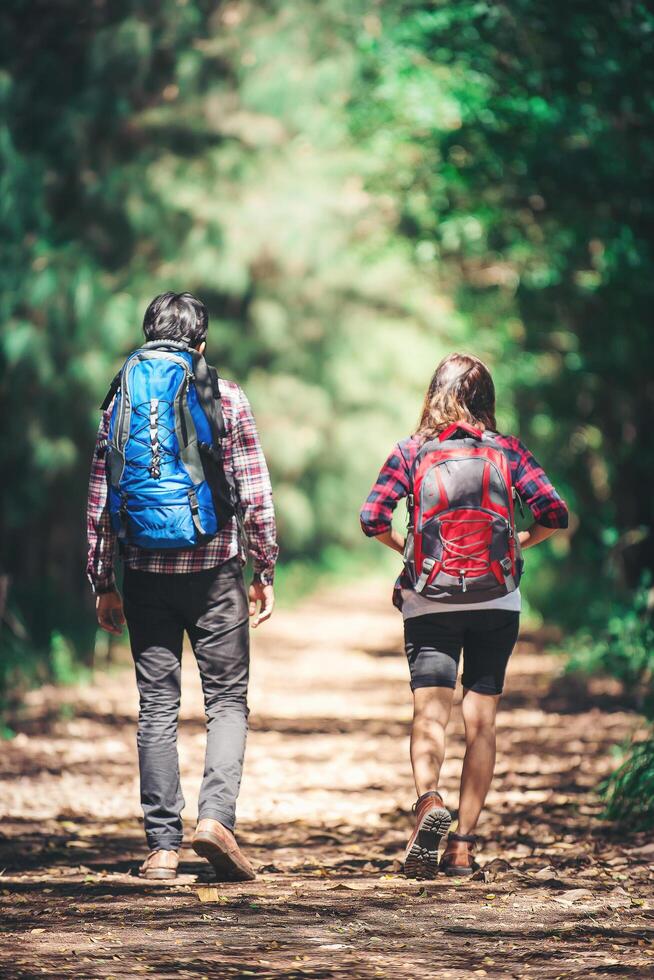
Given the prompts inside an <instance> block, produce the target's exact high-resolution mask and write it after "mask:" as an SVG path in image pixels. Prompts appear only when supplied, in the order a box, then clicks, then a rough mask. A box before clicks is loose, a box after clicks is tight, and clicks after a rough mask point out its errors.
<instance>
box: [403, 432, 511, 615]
mask: <svg viewBox="0 0 654 980" xmlns="http://www.w3.org/2000/svg"><path fill="white" fill-rule="evenodd" d="M411 485H412V493H411V494H410V496H409V498H408V510H409V534H408V537H407V547H406V551H405V561H406V564H407V569H408V573H409V578H410V581H411V584H412V585H413V588H414V589H415V590H416V592H418V593H420V594H421V595H423V596H425V598H427V599H435V600H443V601H446V602H448V603H457V604H458V603H460V604H464V603H469V602H485V601H487V600H489V599H497V598H498V597H500V596H504V595H507V594H508V593H509V592H513V591H514V590H515V589H517V587H518V583H519V581H520V575H521V573H522V560H521V558H520V545H519V543H518V539H517V536H516V530H515V520H514V512H513V503H514V498H515V496H517V494H516V491H515V488H514V487H513V486H512V483H511V470H510V467H509V461H508V459H507V457H506V454H505V453H504V452H503V450H502V447H501V446H500V444H499V443H498V442H497V441H496V440H495V438H494V436H493V434H492V433H488V432H481V431H480V430H479V429H475V428H474V427H473V426H472V425H468V423H466V422H457V423H454V424H452V425H450V426H448V428H447V429H445V430H444V431H443V432H441V434H440V435H439V437H438V438H437V439H432V440H430V441H429V442H426V443H425V444H424V445H423V446H422V447H421V449H420V450H419V452H418V455H417V456H416V459H415V461H414V463H413V467H412V469H411Z"/></svg>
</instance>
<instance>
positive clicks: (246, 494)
mask: <svg viewBox="0 0 654 980" xmlns="http://www.w3.org/2000/svg"><path fill="white" fill-rule="evenodd" d="M232 466H233V469H234V480H235V483H236V490H237V493H238V497H239V500H240V502H241V506H242V509H243V528H244V531H245V534H246V537H247V541H248V554H249V555H250V557H251V558H252V563H253V566H254V571H255V573H257V574H264V575H265V576H266V579H267V580H268V581H270V582H272V578H273V575H274V570H275V562H276V561H277V556H278V554H279V548H278V546H277V529H276V525H275V509H274V506H273V497H272V487H271V485H270V474H269V473H268V466H267V464H266V459H265V456H264V455H263V450H262V448H261V443H260V442H259V434H258V432H257V427H256V424H255V421H254V416H253V415H252V409H251V408H250V403H249V401H248V399H247V398H246V396H245V393H244V392H243V391H240V392H239V397H238V400H237V404H236V411H235V418H234V428H233V436H232Z"/></svg>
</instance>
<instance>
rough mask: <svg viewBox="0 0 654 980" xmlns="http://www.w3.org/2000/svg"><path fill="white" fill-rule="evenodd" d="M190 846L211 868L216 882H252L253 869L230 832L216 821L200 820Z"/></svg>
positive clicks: (254, 875)
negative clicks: (214, 873)
mask: <svg viewBox="0 0 654 980" xmlns="http://www.w3.org/2000/svg"><path fill="white" fill-rule="evenodd" d="M191 846H192V848H193V850H194V851H195V853H196V854H199V855H200V857H203V858H206V859H207V861H208V862H209V864H211V865H212V866H213V869H214V871H215V872H216V878H217V879H218V881H252V879H253V878H256V874H255V872H254V868H253V867H252V865H251V864H250V862H249V861H248V859H247V858H246V857H245V855H244V854H242V853H241V850H240V848H239V846H238V844H237V843H236V838H235V837H234V835H233V833H232V832H231V830H228V829H227V827H224V826H223V825H222V824H221V823H220V822H219V821H218V820H210V819H205V820H200V822H199V823H198V825H197V827H196V829H195V833H194V835H193V840H192V841H191Z"/></svg>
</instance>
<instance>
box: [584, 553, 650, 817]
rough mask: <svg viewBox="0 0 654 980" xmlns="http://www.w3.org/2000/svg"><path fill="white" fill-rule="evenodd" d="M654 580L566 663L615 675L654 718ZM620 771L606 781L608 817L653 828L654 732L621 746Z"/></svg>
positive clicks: (587, 638)
mask: <svg viewBox="0 0 654 980" xmlns="http://www.w3.org/2000/svg"><path fill="white" fill-rule="evenodd" d="M652 596H653V592H652V576H651V574H649V573H646V574H645V575H644V576H643V579H642V582H641V584H640V587H639V588H638V589H637V590H636V591H635V593H634V596H633V601H632V603H631V604H630V605H622V606H619V605H615V606H614V608H613V609H612V610H610V612H609V614H608V616H607V615H606V613H605V614H604V617H605V618H604V623H603V624H602V623H601V622H598V623H596V624H595V627H596V628H595V631H594V632H589V631H587V630H584V631H582V632H580V633H579V634H578V636H577V638H576V642H574V647H573V653H572V654H571V656H570V659H569V661H568V664H567V670H568V671H570V672H573V671H578V672H581V673H584V674H589V675H605V676H609V677H616V678H617V679H618V680H619V681H620V682H621V683H622V685H623V688H624V690H625V691H626V692H627V693H629V694H635V695H636V697H637V698H638V700H639V702H640V706H641V708H642V710H643V712H644V714H645V715H646V717H647V718H649V719H650V721H651V720H654V688H653V681H654V624H653V623H652V608H653V606H652ZM620 751H621V754H622V756H623V758H622V762H621V764H620V766H619V767H618V769H616V770H615V772H613V773H612V774H611V776H610V777H609V778H608V779H607V780H606V781H605V782H604V784H603V785H602V787H601V791H602V794H603V796H604V798H605V799H606V801H607V806H606V816H607V817H608V818H609V819H611V820H615V821H616V822H618V823H620V824H624V825H625V826H626V827H629V828H630V829H633V830H645V829H649V828H651V827H653V826H654V733H652V734H650V736H649V737H648V738H646V739H644V740H642V739H641V740H636V741H633V742H631V743H630V744H628V745H626V746H623V747H622V749H621V750H620Z"/></svg>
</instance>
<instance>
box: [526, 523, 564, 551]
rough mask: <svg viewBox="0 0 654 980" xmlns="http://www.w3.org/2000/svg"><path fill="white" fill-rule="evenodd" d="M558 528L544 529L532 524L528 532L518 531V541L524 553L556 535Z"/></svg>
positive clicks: (540, 525)
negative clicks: (526, 549)
mask: <svg viewBox="0 0 654 980" xmlns="http://www.w3.org/2000/svg"><path fill="white" fill-rule="evenodd" d="M558 530H559V529H558V527H544V526H543V525H542V524H532V525H531V527H530V528H527V530H526V531H518V541H519V542H520V547H521V548H522V550H523V551H524V550H525V548H533V547H534V545H535V544H540V543H541V541H547V539H548V538H551V537H552V535H553V534H556V532H557V531H558Z"/></svg>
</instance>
